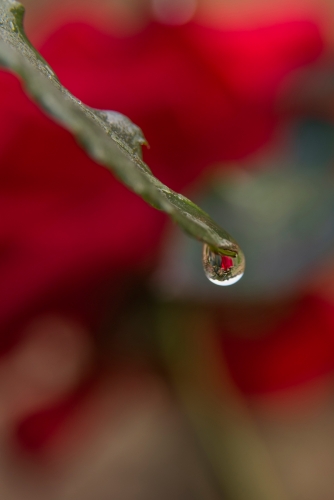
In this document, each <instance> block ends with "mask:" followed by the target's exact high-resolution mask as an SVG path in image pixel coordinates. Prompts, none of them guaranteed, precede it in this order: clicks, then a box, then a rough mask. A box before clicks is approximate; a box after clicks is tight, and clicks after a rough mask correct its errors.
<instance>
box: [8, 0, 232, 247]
mask: <svg viewBox="0 0 334 500" xmlns="http://www.w3.org/2000/svg"><path fill="white" fill-rule="evenodd" d="M23 17H24V7H23V6H22V5H21V4H20V3H18V2H16V1H14V0H0V64H2V65H3V66H5V67H7V68H8V69H10V70H11V71H13V72H15V73H16V74H18V75H19V76H20V77H21V79H22V81H23V83H24V86H25V88H26V91H27V93H28V94H29V95H30V96H31V97H32V98H33V99H34V100H35V101H36V102H37V103H38V104H39V105H40V106H41V107H42V108H43V109H44V110H45V112H46V113H47V114H49V115H50V116H52V117H53V119H54V120H56V121H57V122H58V123H59V124H61V125H62V126H63V127H64V128H66V129H67V130H69V131H70V132H71V133H72V134H73V135H74V136H75V137H76V139H77V140H78V142H79V143H80V144H81V145H82V147H83V148H84V149H85V150H86V152H87V153H88V155H89V156H91V158H93V159H94V160H95V161H96V162H97V163H99V164H101V165H103V166H105V167H106V168H108V169H109V170H111V171H112V172H113V173H114V175H115V176H116V177H117V178H118V179H119V180H120V181H122V182H123V183H124V184H126V185H127V186H128V187H129V188H130V189H131V190H132V191H134V192H135V193H137V194H138V195H140V196H141V197H142V198H144V199H145V200H146V201H147V202H148V203H150V204H151V205H152V206H154V207H155V208H157V209H159V210H163V211H164V212H166V213H167V214H169V215H170V216H171V217H172V218H173V219H174V221H175V222H177V224H179V226H181V228H182V229H183V230H184V231H186V232H187V233H188V234H189V235H191V236H193V237H195V238H197V239H198V240H200V241H202V242H204V243H207V244H208V245H210V246H211V247H213V248H215V249H216V250H218V251H220V252H221V253H224V250H227V251H229V252H233V253H237V252H238V245H237V243H236V242H235V241H234V240H233V239H232V238H231V237H230V235H229V234H228V233H227V232H226V231H225V230H223V229H222V228H221V227H219V226H218V225H217V224H216V223H215V222H214V221H213V220H212V219H211V218H210V217H209V215H208V214H206V213H205V212H203V211H202V210H201V209H200V208H199V207H197V206H196V205H195V204H194V203H192V202H191V201H190V200H188V199H187V198H185V197H184V196H182V195H181V194H178V193H175V192H174V191H172V190H171V189H169V188H168V187H167V186H165V185H164V184H162V183H161V182H160V181H159V180H158V179H157V178H156V177H154V175H153V174H152V172H151V170H150V169H149V167H148V166H147V165H146V164H145V163H144V162H143V161H142V157H141V146H142V145H143V144H145V142H146V141H145V138H144V136H143V134H142V132H141V130H140V129H139V127H137V126H136V125H134V124H133V123H132V122H131V121H130V120H129V119H128V118H126V117H125V116H123V115H121V114H119V113H116V112H113V111H102V110H96V109H93V108H90V107H88V106H85V105H84V104H83V103H82V102H81V101H79V100H78V99H77V98H76V97H74V96H73V95H72V94H71V93H70V92H69V91H68V90H67V89H66V88H64V87H63V86H62V85H61V83H60V82H59V80H58V78H57V76H56V75H55V73H54V72H53V70H52V69H51V67H50V66H49V65H48V64H47V63H46V61H45V60H44V59H43V58H42V56H41V55H40V54H39V53H38V52H37V51H36V50H35V49H34V47H33V46H32V45H31V43H30V42H29V40H28V39H27V37H26V34H25V32H24V28H23ZM153 147H154V145H153ZM115 216H116V214H115Z"/></svg>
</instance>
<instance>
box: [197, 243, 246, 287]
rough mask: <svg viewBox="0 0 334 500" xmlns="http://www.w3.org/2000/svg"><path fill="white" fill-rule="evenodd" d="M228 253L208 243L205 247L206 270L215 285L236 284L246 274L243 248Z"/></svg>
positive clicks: (204, 263) (204, 262)
mask: <svg viewBox="0 0 334 500" xmlns="http://www.w3.org/2000/svg"><path fill="white" fill-rule="evenodd" d="M227 252H228V251H226V253H227ZM228 253H229V255H226V254H222V253H218V252H216V251H214V250H212V248H210V247H209V245H206V244H205V245H204V247H203V267H204V272H205V274H206V277H207V278H208V279H209V280H210V281H211V282H212V283H214V284H215V285H219V286H229V285H234V283H237V282H238V281H239V280H240V279H241V278H242V277H243V275H244V271H245V257H244V255H243V253H242V252H241V250H239V251H238V252H235V253H233V252H228Z"/></svg>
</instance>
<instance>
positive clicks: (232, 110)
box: [0, 22, 322, 347]
mask: <svg viewBox="0 0 334 500" xmlns="http://www.w3.org/2000/svg"><path fill="white" fill-rule="evenodd" d="M41 51H42V54H43V55H44V57H45V58H46V59H47V60H48V62H49V63H50V64H51V66H52V67H53V68H54V69H55V71H56V73H57V74H58V76H59V78H60V80H61V81H62V82H63V84H64V85H65V86H66V87H68V88H69V89H70V90H71V91H72V92H73V93H74V94H75V95H76V96H77V97H78V98H79V99H81V100H82V101H83V102H85V103H86V104H88V105H90V106H93V107H97V108H101V109H114V110H117V111H119V112H122V113H124V114H126V115H128V116H129V117H130V118H131V119H132V120H133V121H134V122H135V123H137V124H138V125H139V126H141V127H142V129H143V131H144V133H145V135H146V137H147V139H148V141H149V143H150V144H151V149H150V150H148V151H145V158H146V160H147V162H148V163H149V165H150V166H151V167H152V169H153V172H154V173H155V174H156V175H157V176H158V177H160V178H161V180H162V181H164V182H166V183H167V184H169V185H170V186H171V187H172V188H174V189H177V190H179V189H184V187H186V186H187V184H189V183H190V182H191V181H193V180H194V179H195V178H196V177H197V176H198V174H199V173H200V172H201V171H202V170H203V169H205V168H206V167H208V166H210V165H211V164H212V163H214V162H218V161H224V160H231V159H237V158H241V157H243V156H245V155H247V154H250V153H251V152H253V151H255V150H256V149H258V148H259V147H260V146H261V145H263V144H264V143H265V142H266V141H268V139H269V138H270V136H271V134H272V132H273V130H274V127H275V124H276V123H277V116H276V113H275V99H276V96H277V92H278V90H279V87H280V84H281V83H282V81H283V79H284V77H285V76H286V75H287V74H288V73H289V72H291V71H292V70H294V69H295V68H297V67H299V66H301V65H304V64H307V63H309V62H311V61H313V60H314V59H316V58H317V56H319V54H320V53H321V51H322V42H321V38H320V35H319V32H318V30H317V28H316V27H315V26H314V25H313V24H312V23H309V22H291V23H286V24H281V25H277V26H273V27H267V28H263V29H259V30H249V31H240V32H237V31H231V32H223V31H219V30H215V29H210V28H204V27H201V26H198V25H195V24H189V25H186V26H182V27H168V26H162V25H158V24H152V25H150V26H148V27H147V28H146V29H145V30H144V31H143V32H141V33H139V34H138V35H135V36H132V37H129V38H125V39H119V38H117V37H114V36H112V35H110V34H106V33H101V32H100V31H98V30H97V29H95V28H93V27H91V26H88V25H83V24H72V25H68V26H64V27H62V28H61V29H59V30H58V31H57V32H56V33H55V34H53V35H52V36H51V37H50V38H49V39H48V40H47V42H46V43H45V44H44V46H43V47H42V50H41ZM0 109H1V116H2V120H1V124H0V127H1V136H0V158H1V167H0V211H1V218H0V269H1V280H0V325H1V328H2V337H1V342H2V343H3V347H4V346H5V345H7V343H8V342H9V343H10V342H11V341H12V340H13V339H14V338H15V335H14V334H15V332H17V331H19V330H20V328H21V326H22V325H23V324H24V323H25V322H26V320H27V319H28V318H30V317H32V316H34V315H35V314H37V313H38V312H40V311H43V310H45V309H47V310H48V309H53V310H59V309H60V310H65V311H76V312H77V313H78V314H80V316H81V317H83V318H84V320H85V322H90V324H91V325H94V326H95V327H96V324H97V321H98V318H99V316H100V314H101V297H105V298H106V297H108V296H107V295H106V293H105V289H106V286H108V288H109V289H111V291H112V296H113V301H112V302H113V303H114V302H116V301H117V300H118V298H119V296H120V294H121V290H122V288H123V286H125V284H126V283H127V282H129V283H131V280H132V279H133V277H134V276H135V275H136V274H137V275H138V273H140V272H143V271H145V270H146V269H148V268H150V267H151V266H152V261H153V260H154V257H155V254H156V252H157V248H158V245H159V241H160V236H161V234H162V229H163V222H164V218H163V215H162V214H161V213H159V212H157V211H155V210H154V209H152V208H151V207H149V206H147V205H146V204H145V203H144V202H143V201H142V200H141V199H139V198H138V197H136V196H135V195H134V194H132V193H130V192H129V191H128V190H127V189H126V188H124V187H123V186H122V185H120V184H119V182H118V181H116V180H115V179H114V178H113V177H112V175H110V173H109V172H107V171H106V170H105V169H104V168H102V167H100V166H97V165H95V164H94V163H93V162H92V161H91V160H90V159H89V158H88V157H87V156H86V154H85V153H84V152H83V151H82V150H81V149H80V147H79V146H78V145H77V144H76V142H75V140H74V139H73V138H72V137H71V135H70V134H69V133H68V132H66V131H65V130H63V129H61V128H60V127H59V126H58V125H56V124H55V123H53V122H52V121H51V120H50V119H49V118H47V117H46V116H44V115H43V113H42V112H41V111H40V110H39V109H37V107H36V106H35V105H34V104H33V103H31V102H30V101H29V99H28V98H27V97H26V96H25V95H24V93H23V91H22V90H21V87H20V84H19V82H18V81H17V80H16V78H15V77H14V76H12V75H10V74H7V73H6V72H2V73H1V74H0ZM106 283H107V285H106ZM102 305H103V307H104V306H105V302H103V304H102ZM110 307H112V304H111V305H110Z"/></svg>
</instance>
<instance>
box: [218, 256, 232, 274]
mask: <svg viewBox="0 0 334 500" xmlns="http://www.w3.org/2000/svg"><path fill="white" fill-rule="evenodd" d="M220 267H221V269H224V271H228V270H229V269H231V267H233V260H232V259H231V257H227V256H226V255H222V263H221V266H220Z"/></svg>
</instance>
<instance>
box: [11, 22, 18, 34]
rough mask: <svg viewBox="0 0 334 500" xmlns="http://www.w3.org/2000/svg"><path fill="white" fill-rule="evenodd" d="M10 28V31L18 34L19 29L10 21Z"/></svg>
mask: <svg viewBox="0 0 334 500" xmlns="http://www.w3.org/2000/svg"><path fill="white" fill-rule="evenodd" d="M9 26H10V29H11V30H12V31H13V32H14V33H17V32H18V29H17V27H16V25H15V23H13V21H10V22H9Z"/></svg>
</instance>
